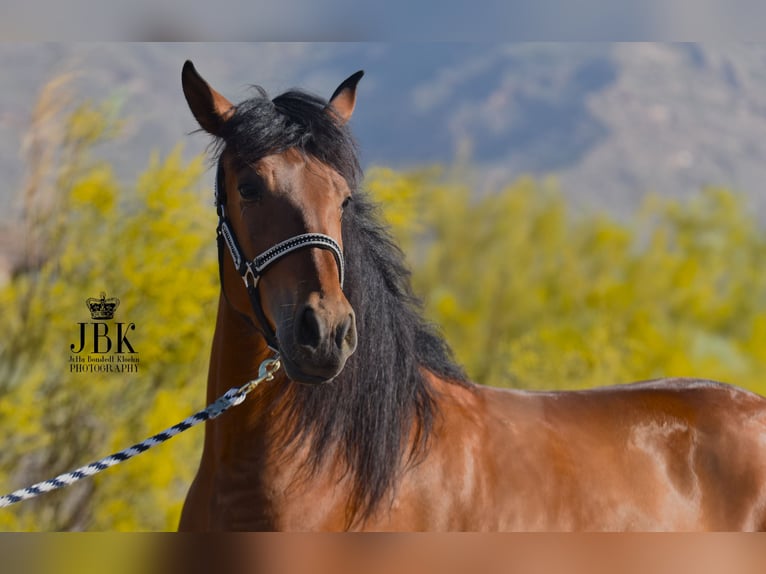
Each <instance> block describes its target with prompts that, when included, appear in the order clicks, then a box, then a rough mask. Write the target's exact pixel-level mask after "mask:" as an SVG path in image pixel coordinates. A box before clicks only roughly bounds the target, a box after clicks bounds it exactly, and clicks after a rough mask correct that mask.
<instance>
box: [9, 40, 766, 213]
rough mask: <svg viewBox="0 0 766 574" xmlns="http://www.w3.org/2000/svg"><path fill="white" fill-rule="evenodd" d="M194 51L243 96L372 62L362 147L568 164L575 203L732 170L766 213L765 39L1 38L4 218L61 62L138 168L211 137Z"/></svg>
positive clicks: (563, 171)
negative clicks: (110, 115)
mask: <svg viewBox="0 0 766 574" xmlns="http://www.w3.org/2000/svg"><path fill="white" fill-rule="evenodd" d="M187 58H189V59H192V60H193V61H194V62H195V65H196V66H197V69H198V70H199V71H200V73H201V74H202V75H203V76H204V77H205V78H206V79H207V80H208V81H209V82H210V83H211V84H212V85H213V86H214V87H216V89H218V90H219V91H221V92H223V93H224V94H226V95H227V96H229V97H231V99H233V100H235V101H238V100H241V99H244V98H245V97H247V96H248V93H249V91H250V88H249V86H250V84H255V83H257V84H259V85H262V86H263V87H265V88H266V89H267V90H268V91H269V93H270V94H272V95H276V94H278V93H279V92H281V91H283V90H285V89H288V88H291V87H295V86H300V87H305V88H307V89H310V90H311V91H314V92H316V93H319V94H320V95H323V96H325V97H327V96H329V95H330V94H331V93H332V91H333V89H334V88H335V87H336V86H337V85H338V84H339V83H340V82H341V81H342V80H343V79H344V78H345V77H347V76H348V75H350V74H351V73H353V72H354V71H356V70H358V69H364V70H365V71H366V73H367V74H366V76H365V78H364V79H363V80H362V83H361V84H360V92H359V100H358V106H357V111H356V113H355V116H354V119H353V127H354V130H355V133H356V135H357V139H358V140H359V142H360V147H361V151H362V158H363V163H364V165H371V164H377V165H380V164H384V165H389V166H392V167H398V168H405V167H411V166H417V165H422V164H427V163H434V162H440V163H455V162H456V163H459V164H463V165H466V166H470V168H471V169H472V170H473V176H474V177H475V185H476V186H477V188H479V189H481V188H486V189H489V188H491V186H493V185H498V184H502V182H505V181H509V180H511V179H514V178H515V177H518V176H519V175H521V174H525V173H529V174H534V175H537V176H541V177H544V176H547V175H555V176H556V177H557V178H558V181H559V183H560V185H561V187H562V189H563V190H564V191H565V192H566V193H567V194H568V195H570V196H571V198H572V200H573V203H574V204H576V205H583V206H596V207H599V208H603V209H608V210H610V211H612V212H617V213H623V214H624V213H627V212H629V211H632V210H634V209H636V207H637V205H638V203H639V201H640V198H641V197H642V196H643V194H644V193H646V192H647V191H655V192H658V193H662V194H666V195H674V196H683V195H686V194H689V193H692V192H694V191H696V190H698V189H699V188H700V187H701V186H705V185H725V186H728V187H732V188H734V189H737V190H741V191H742V192H744V193H746V194H747V195H748V197H749V198H750V201H751V205H752V206H753V209H754V210H756V212H757V213H758V214H759V216H761V219H763V218H764V216H766V194H763V193H761V192H760V191H761V185H762V183H761V182H762V181H765V180H766V161H764V160H765V159H766V45H752V44H732V45H715V44H710V45H707V44H509V45H500V44H457V43H455V44H434V43H424V44H3V45H0V85H1V86H2V90H0V170H2V173H3V176H4V177H3V178H2V183H0V207H1V208H2V210H1V211H0V220H3V219H8V218H10V216H11V215H12V213H13V209H14V205H15V204H14V202H13V198H14V197H15V196H17V194H18V190H19V187H20V184H21V183H20V182H21V181H22V177H23V165H22V162H21V160H20V155H19V149H20V144H21V138H22V136H23V134H24V133H25V128H26V126H27V125H28V122H29V115H30V112H31V109H32V106H33V104H34V100H35V97H36V95H37V93H38V91H39V89H40V88H41V86H42V85H44V83H45V82H46V81H47V80H48V79H49V78H50V77H51V76H52V75H54V74H55V73H59V72H62V71H72V72H75V73H76V74H77V75H76V79H75V80H74V85H75V86H76V88H77V91H78V94H80V95H81V96H82V97H87V98H92V99H94V100H100V99H103V98H114V99H116V100H119V101H120V102H122V106H123V111H124V114H125V115H127V117H128V118H129V120H130V121H129V123H128V127H127V129H126V133H125V136H124V137H123V139H121V140H120V141H118V142H115V143H113V144H110V145H108V146H104V149H103V150H101V151H102V153H103V154H104V156H105V157H107V158H108V159H110V160H111V161H113V162H114V163H115V165H116V166H117V170H118V174H119V175H120V176H121V177H123V178H124V179H125V180H126V181H131V180H132V179H133V178H134V176H135V174H136V173H138V172H139V171H140V170H141V169H142V168H143V167H145V166H146V163H147V161H148V158H149V155H150V153H151V151H152V150H157V151H159V152H160V153H166V152H168V151H169V150H170V149H172V147H173V146H174V145H176V143H178V142H181V141H183V142H184V145H185V150H186V153H187V154H189V155H191V154H195V153H199V152H201V151H202V150H204V148H205V145H206V144H207V141H208V140H207V139H206V138H205V136H204V135H203V134H199V133H195V134H192V135H189V134H190V133H191V132H193V131H194V130H195V129H196V128H197V126H196V124H195V122H194V120H193V118H192V116H191V114H190V113H189V111H188V109H187V108H186V104H185V102H184V100H183V95H182V93H181V88H180V70H181V66H182V64H183V62H184V60H185V59H187ZM210 177H212V175H210Z"/></svg>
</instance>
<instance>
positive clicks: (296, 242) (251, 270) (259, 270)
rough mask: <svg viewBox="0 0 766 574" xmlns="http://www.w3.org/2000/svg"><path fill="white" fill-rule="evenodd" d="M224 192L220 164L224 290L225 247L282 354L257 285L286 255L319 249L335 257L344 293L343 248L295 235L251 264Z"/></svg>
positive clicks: (262, 327)
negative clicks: (238, 238) (243, 248)
mask: <svg viewBox="0 0 766 574" xmlns="http://www.w3.org/2000/svg"><path fill="white" fill-rule="evenodd" d="M222 190H223V166H222V163H221V161H220V160H219V162H218V169H217V173H216V180H215V205H216V211H217V213H218V228H217V230H216V231H217V236H218V266H219V274H220V278H221V286H222V287H223V246H222V243H225V244H226V247H228V250H229V254H230V255H231V259H232V261H233V263H234V267H235V268H236V269H237V272H238V273H239V274H240V275H241V276H242V279H243V281H244V282H245V287H246V288H247V293H248V295H249V296H250V304H251V306H252V308H253V312H254V313H255V316H256V319H257V320H258V322H259V323H260V331H261V332H262V334H263V336H264V338H265V339H266V343H267V344H268V346H269V347H270V348H271V349H272V350H273V351H275V352H278V351H279V343H278V341H277V337H276V333H274V331H273V330H272V328H271V326H270V325H269V322H268V320H267V319H266V314H265V313H264V312H263V307H262V305H261V299H260V296H259V294H258V281H259V280H260V278H261V277H262V276H263V274H264V273H265V271H266V269H267V268H268V267H269V266H270V265H271V264H273V263H274V262H275V261H277V260H278V259H280V258H281V257H284V256H285V255H287V254H289V253H292V252H293V251H296V250H298V249H303V248H304V247H318V248H320V249H326V250H328V251H330V252H331V253H332V254H333V256H334V257H335V262H336V263H337V265H338V279H339V280H340V286H341V289H342V288H343V279H344V273H345V270H344V261H343V251H341V248H340V245H338V242H337V241H335V240H334V239H333V238H332V237H330V236H329V235H324V234H322V233H304V234H302V235H296V236H294V237H291V238H289V239H286V240H284V241H281V242H280V243H277V244H276V245H274V246H273V247H270V248H269V249H267V250H266V251H264V252H263V253H261V254H260V255H258V256H256V257H255V258H254V259H252V260H247V259H245V257H244V256H243V255H242V249H241V248H240V246H239V242H238V241H237V237H236V235H235V234H234V230H233V229H232V227H231V223H230V222H229V218H228V216H227V215H226V196H225V195H224V193H223V192H222Z"/></svg>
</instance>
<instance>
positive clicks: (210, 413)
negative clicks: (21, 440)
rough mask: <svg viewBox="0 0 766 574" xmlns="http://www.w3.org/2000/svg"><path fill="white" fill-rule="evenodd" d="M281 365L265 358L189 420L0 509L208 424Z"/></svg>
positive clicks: (29, 490)
mask: <svg viewBox="0 0 766 574" xmlns="http://www.w3.org/2000/svg"><path fill="white" fill-rule="evenodd" d="M280 366H281V363H280V361H279V357H274V358H272V359H266V360H265V361H263V362H262V363H261V365H260V367H259V368H258V378H256V379H253V380H252V381H248V382H247V383H245V384H244V385H242V386H241V387H232V388H231V389H229V390H228V391H226V392H225V393H224V394H223V395H222V396H221V397H220V398H218V400H216V401H215V402H214V403H211V404H210V405H208V406H207V407H206V408H205V409H203V410H201V411H199V412H197V413H194V414H193V415H191V416H190V417H188V418H186V419H184V420H182V421H181V422H180V423H178V424H175V425H173V426H172V427H169V428H167V429H165V430H164V431H162V432H159V433H157V434H155V435H154V436H151V437H149V438H147V439H146V440H144V441H141V442H139V443H136V444H134V445H133V446H129V447H128V448H126V449H123V450H121V451H119V452H116V453H114V454H110V455H109V456H107V457H104V458H102V459H100V460H97V461H95V462H91V463H90V464H86V465H85V466H81V467H80V468H77V469H75V470H72V471H70V472H66V473H64V474H60V475H58V476H57V477H55V478H51V479H49V480H44V481H42V482H38V483H37V484H33V485H32V486H27V487H26V488H20V489H19V490H16V491H14V492H11V493H10V494H6V495H4V496H0V508H3V507H5V506H10V505H11V504H15V503H17V502H21V501H22V500H28V499H30V498H34V497H36V496H39V495H41V494H43V493H45V492H50V491H52V490H56V489H59V488H62V487H64V486H69V485H70V484H74V483H75V482H77V481H80V480H82V479H83V478H87V477H89V476H93V475H94V474H98V473H99V472H101V471H102V470H106V469H107V468H109V467H111V466H115V465H117V464H120V463H121V462H125V461H126V460H128V459H129V458H133V457H134V456H136V455H138V454H141V453H142V452H146V451H147V450H149V449H150V448H152V447H155V446H157V445H158V444H162V443H163V442H165V441H167V440H170V439H171V438H173V437H174V436H176V435H177V434H180V433H182V432H184V431H185V430H188V429H190V428H191V427H193V426H194V425H196V424H199V423H201V422H203V421H209V420H212V419H214V418H216V417H218V416H220V415H221V414H222V413H224V412H226V411H227V410H229V409H230V408H231V407H234V406H236V405H238V404H240V403H242V401H244V400H245V397H247V395H248V394H249V393H250V392H251V391H252V390H253V389H255V387H257V386H258V385H260V384H261V383H263V382H266V381H270V380H272V379H273V378H274V373H276V372H277V370H279V367H280Z"/></svg>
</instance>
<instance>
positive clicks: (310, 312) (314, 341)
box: [297, 306, 322, 349]
mask: <svg viewBox="0 0 766 574" xmlns="http://www.w3.org/2000/svg"><path fill="white" fill-rule="evenodd" d="M297 339H298V344H300V345H304V346H306V347H311V348H312V349H316V348H317V347H318V346H319V343H321V341H322V324H321V323H320V322H319V318H318V317H317V314H316V311H314V309H313V308H311V307H308V306H307V307H306V308H305V309H304V310H303V313H302V314H301V318H300V322H299V324H298V333H297Z"/></svg>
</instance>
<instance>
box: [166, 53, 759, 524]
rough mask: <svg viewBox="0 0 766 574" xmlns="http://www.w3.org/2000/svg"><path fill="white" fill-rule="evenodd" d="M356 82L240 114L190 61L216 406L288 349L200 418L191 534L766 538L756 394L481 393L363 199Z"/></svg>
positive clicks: (681, 390) (188, 514) (260, 97)
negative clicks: (202, 180)
mask: <svg viewBox="0 0 766 574" xmlns="http://www.w3.org/2000/svg"><path fill="white" fill-rule="evenodd" d="M361 77H362V72H358V73H356V74H354V75H352V76H351V77H349V78H348V79H346V80H345V81H344V82H342V83H341V84H340V86H339V87H338V88H337V89H336V90H335V92H334V93H333V94H332V96H331V97H330V99H329V100H324V99H323V98H321V97H318V96H316V95H313V94H310V93H308V92H305V91H302V90H291V91H288V92H286V93H283V94H282V95H279V96H278V97H275V98H274V99H269V96H268V95H267V94H266V92H265V91H264V90H263V89H262V88H259V87H255V88H254V89H255V90H256V93H255V94H254V95H253V97H251V98H249V99H247V100H245V101H243V102H241V103H239V104H237V105H234V104H232V103H231V102H230V101H229V100H228V99H226V98H225V97H224V96H222V95H221V94H220V93H219V92H217V91H216V90H214V89H213V88H212V87H211V86H210V85H209V84H208V83H207V81H206V80H204V79H203V78H202V76H201V75H200V74H199V73H198V72H197V70H196V69H195V67H194V66H193V64H192V63H191V62H189V61H187V62H186V63H185V64H184V66H183V71H182V86H183V92H184V95H185V98H186V101H187V103H188V106H189V108H190V110H191V112H192V114H193V116H194V117H195V118H196V120H197V122H198V123H199V125H200V127H201V128H202V130H204V131H205V132H207V133H208V134H209V135H210V136H212V138H213V139H212V146H213V150H212V151H213V159H214V160H217V173H216V206H217V212H218V218H219V225H218V234H217V235H218V254H219V274H220V283H221V290H220V296H219V300H218V310H217V318H216V323H215V333H214V337H213V342H212V351H211V359H210V366H209V373H208V385H207V398H208V400H209V401H213V400H215V399H216V398H217V397H218V396H220V395H221V394H223V393H224V392H225V391H226V390H227V389H229V388H231V387H232V386H233V385H240V384H242V383H243V382H245V381H248V380H250V379H252V378H254V377H256V376H257V374H258V370H259V366H260V365H261V363H262V362H263V361H264V360H266V359H268V358H270V357H273V356H274V354H275V353H278V355H279V358H280V361H281V365H282V366H283V367H282V368H280V369H279V370H278V371H277V372H276V374H275V376H274V379H273V380H272V381H271V382H268V383H264V384H262V385H260V386H259V387H258V388H256V389H255V391H254V392H253V393H252V394H251V395H250V396H249V397H248V399H247V400H246V401H245V402H244V403H243V404H242V405H240V406H239V407H238V408H236V409H233V410H231V411H229V412H227V413H226V415H225V416H223V417H221V418H220V419H216V420H215V421H208V422H207V423H206V428H205V436H204V444H203V450H202V455H201V461H200V465H199V469H198V471H197V474H196V476H195V478H194V480H193V482H192V484H191V486H190V488H189V491H188V494H187V498H186V500H185V503H184V506H183V510H182V513H181V519H180V522H179V529H180V530H183V531H200V530H208V531H209V530H214V531H215V530H227V531H232V530H236V531H252V530H270V531H274V530H280V531H281V530H299V531H314V530H322V531H336V530H354V531H546V530H547V531H551V530H552V531H570V530H576V531H594V530H598V531H614V530H638V531H647V530H653V531H656V530H660V531H669V530H673V531H690V530H691V531H698V530H763V529H765V528H766V400H765V399H764V398H762V397H761V396H759V395H756V394H754V393H751V392H748V391H745V390H743V389H740V388H737V387H735V386H731V385H727V384H723V383H718V382H714V381H709V380H703V379H682V378H673V379H658V380H653V381H645V382H638V383H631V384H624V385H615V386H610V387H604V388H597V389H592V390H581V391H568V392H531V391H521V390H512V389H510V390H508V389H496V388H489V387H486V386H482V385H480V384H476V383H474V382H472V381H470V380H469V379H468V377H467V376H466V374H465V373H464V370H463V369H462V368H461V367H460V366H459V365H458V364H457V363H456V361H455V359H454V357H453V354H452V351H451V349H450V347H449V346H448V344H447V343H446V342H445V340H444V338H443V337H442V336H441V335H440V333H439V331H438V329H437V328H436V327H435V326H434V325H432V324H431V323H429V322H428V321H426V320H425V319H424V317H423V312H422V304H421V302H420V300H419V299H418V297H417V296H416V295H415V294H414V293H413V290H412V288H411V285H410V271H409V269H408V267H407V265H406V264H405V259H404V255H403V253H402V251H401V250H400V249H399V248H398V247H397V245H396V244H395V242H394V241H393V240H392V238H391V235H390V234H389V231H388V229H387V227H386V226H385V224H384V223H383V221H382V218H381V216H380V214H379V211H378V208H377V206H376V205H375V203H374V202H373V201H372V200H371V198H370V197H369V196H368V194H367V193H366V192H365V191H364V190H363V189H361V187H360V183H361V177H362V170H361V168H360V162H359V159H358V151H357V144H356V143H355V139H354V138H353V136H352V134H351V131H350V127H349V120H350V118H351V115H352V113H353V111H354V108H355V105H356V97H357V84H358V82H359V80H360V78H361Z"/></svg>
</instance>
